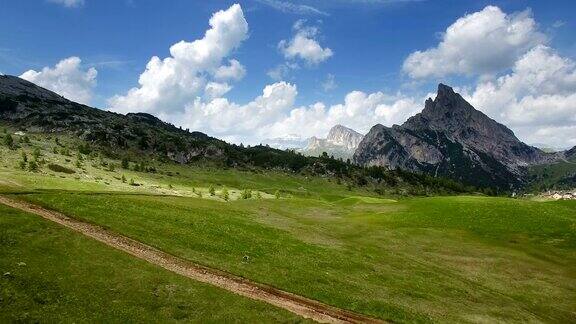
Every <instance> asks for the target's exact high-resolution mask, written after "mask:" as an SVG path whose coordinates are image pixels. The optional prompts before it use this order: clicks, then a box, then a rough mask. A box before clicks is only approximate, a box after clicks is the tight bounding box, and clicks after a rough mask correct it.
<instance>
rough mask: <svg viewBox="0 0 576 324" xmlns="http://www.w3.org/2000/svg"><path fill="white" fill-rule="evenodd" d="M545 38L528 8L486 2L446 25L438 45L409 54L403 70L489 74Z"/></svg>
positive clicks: (420, 73) (419, 74) (419, 73)
mask: <svg viewBox="0 0 576 324" xmlns="http://www.w3.org/2000/svg"><path fill="white" fill-rule="evenodd" d="M545 41H546V37H545V36H544V35H543V34H542V33H540V32H538V30H537V25H536V22H535V21H534V19H533V18H532V14H531V12H530V11H529V10H526V11H523V12H520V13H516V14H510V15H509V14H506V13H504V12H502V11H501V10H500V8H498V7H495V6H487V7H486V8H484V9H483V10H481V11H479V12H475V13H472V14H468V15H466V16H464V17H462V18H460V19H458V20H457V21H456V22H454V23H453V24H452V25H451V26H449V27H448V28H447V29H446V32H445V33H444V34H443V36H442V41H441V42H440V43H439V44H438V46H437V47H434V48H430V49H428V50H425V51H416V52H414V53H412V54H410V55H409V56H408V58H407V59H406V60H405V61H404V65H403V70H404V72H405V73H407V74H408V75H409V76H410V77H412V78H427V77H443V76H446V75H451V74H465V75H490V74H494V73H497V72H500V71H502V70H504V69H507V68H508V67H510V66H511V65H512V64H513V63H514V62H515V61H516V60H517V59H518V58H519V57H521V56H522V55H523V54H524V53H526V51H528V50H529V49H531V48H532V47H534V46H536V45H538V44H543V43H544V42H545Z"/></svg>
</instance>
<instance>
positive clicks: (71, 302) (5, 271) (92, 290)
mask: <svg viewBox="0 0 576 324" xmlns="http://www.w3.org/2000/svg"><path fill="white" fill-rule="evenodd" d="M0 270H1V272H2V277H1V278H0V322H2V323H9V322H14V323H17V322H25V323H38V322H39V323H55V322H76V323H78V322H92V323H94V322H100V323H131V322H138V323H142V322H181V321H197V322H222V321H226V322H238V323H246V322H260V321H264V322H271V323H272V322H278V321H286V322H300V321H301V320H300V319H299V318H298V317H296V316H294V315H292V314H290V313H288V312H287V311H283V310H279V309H276V308H274V307H272V306H269V305H267V304H264V303H260V302H255V301H251V300H249V299H246V298H242V297H239V296H236V295H233V294H231V293H228V292H226V291H223V290H220V289H217V288H213V287H210V286H207V285H204V284H200V283H197V282H195V281H192V280H187V279H185V278H183V277H180V276H178V275H175V274H172V273H170V272H168V271H164V270H162V269H159V268H157V267H155V266H152V265H149V264H148V263H146V262H144V261H140V260H137V259H134V258H132V257H130V256H128V255H126V254H124V253H122V252H119V251H116V250H113V249H111V248H109V247H107V246H105V245H103V244H101V243H99V242H96V241H93V240H90V239H87V238H85V237H83V236H82V235H80V234H77V233H74V232H72V231H70V230H68V229H65V228H62V227H60V226H59V225H55V224H52V223H49V222H48V221H45V220H43V219H41V218H39V217H38V216H35V215H29V214H25V213H22V212H19V211H16V210H14V209H11V208H8V207H4V206H3V205H0Z"/></svg>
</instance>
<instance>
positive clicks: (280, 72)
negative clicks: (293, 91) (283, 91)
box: [266, 62, 300, 81]
mask: <svg viewBox="0 0 576 324" xmlns="http://www.w3.org/2000/svg"><path fill="white" fill-rule="evenodd" d="M299 69H300V65H299V64H298V63H294V62H284V63H281V64H278V65H277V66H276V67H274V68H272V69H270V70H268V72H266V74H267V75H268V76H269V77H270V78H271V79H272V80H274V81H281V80H285V79H287V78H288V77H289V75H290V72H291V71H294V70H299Z"/></svg>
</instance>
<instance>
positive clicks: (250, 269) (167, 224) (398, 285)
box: [0, 140, 576, 322]
mask: <svg viewBox="0 0 576 324" xmlns="http://www.w3.org/2000/svg"><path fill="white" fill-rule="evenodd" d="M33 145H34V146H42V145H44V146H45V147H43V158H45V159H47V160H49V161H56V162H57V163H59V164H62V165H64V166H66V167H69V168H75V166H74V162H75V159H76V156H75V155H76V154H77V153H74V152H73V156H72V157H64V156H61V155H58V154H52V153H50V150H51V148H50V145H52V144H45V142H42V141H37V142H35V141H34V140H33ZM23 149H24V150H27V151H28V152H29V154H30V151H31V147H30V146H25V147H24V148H23ZM21 150H22V149H20V151H21ZM0 153H2V154H0V190H1V191H4V192H13V193H17V192H33V194H30V195H25V196H22V195H20V196H19V197H20V198H24V199H29V200H32V201H35V202H38V203H41V204H44V205H46V206H48V207H51V208H55V209H58V210H61V211H63V212H65V213H67V214H70V215H74V216H76V217H78V218H82V219H85V220H88V221H91V222H94V223H98V224H102V225H104V226H107V227H109V228H111V229H113V230H115V231H117V232H120V233H123V234H125V235H128V236H131V237H134V238H136V239H139V240H141V241H144V242H146V243H148V244H151V245H154V246H157V247H159V248H161V249H163V250H165V251H168V252H171V253H173V254H176V255H179V256H182V257H185V258H189V259H191V260H194V261H196V262H200V263H203V264H206V265H210V266H213V267H217V268H220V269H224V270H227V271H230V272H233V273H235V274H239V275H243V276H246V277H249V278H252V279H254V280H256V281H260V282H264V283H269V284H272V285H275V286H277V287H280V288H283V289H287V290H290V291H293V292H296V293H300V294H303V295H306V296H309V297H312V298H315V299H319V300H321V301H324V302H327V303H331V304H334V305H337V306H340V307H343V308H349V309H352V310H355V311H358V312H362V313H366V314H370V315H374V316H377V317H381V318H385V319H393V320H396V321H429V320H432V321H444V322H446V321H496V320H500V321H507V322H509V321H519V322H525V321H533V320H540V321H547V322H568V321H576V318H575V315H574V313H573V309H575V308H576V303H575V302H574V301H575V300H576V252H575V251H576V244H575V241H576V239H575V235H576V234H575V232H576V225H575V223H576V220H575V218H576V206H575V204H574V203H573V202H552V203H538V202H531V201H523V200H511V199H502V198H483V197H434V198H419V199H402V200H400V201H398V202H395V201H394V200H390V199H387V200H386V199H379V198H376V197H374V194H373V193H369V192H367V191H363V190H361V189H353V190H352V191H348V190H347V189H346V186H345V185H344V184H337V183H335V182H331V181H329V180H327V179H321V178H306V177H304V176H299V175H286V174H281V173H277V172H240V171H235V170H221V169H210V168H190V167H183V166H176V165H162V164H159V163H155V165H156V166H157V167H158V168H159V169H160V170H162V172H160V173H157V174H150V173H142V172H134V171H128V170H121V169H119V168H118V167H117V168H116V170H115V171H106V170H105V168H103V167H101V166H98V165H97V163H96V165H95V166H93V165H92V164H94V162H95V161H85V162H84V163H83V164H84V166H83V167H82V168H81V169H77V168H75V169H76V170H77V173H76V174H72V175H67V174H61V173H55V172H51V171H48V170H46V168H45V167H43V168H42V169H41V171H40V172H38V173H31V172H27V171H20V170H16V169H15V166H16V165H17V164H18V159H19V158H20V157H19V154H17V153H14V151H8V150H7V149H6V148H5V147H2V146H0ZM4 153H6V154H4ZM66 159H69V160H70V161H66ZM112 162H113V163H116V164H117V165H118V164H119V161H112ZM123 174H124V175H125V176H126V177H127V178H134V179H135V180H136V181H137V182H138V183H140V184H142V185H141V186H138V187H133V186H129V185H128V184H126V183H122V181H120V180H119V178H120V176H121V175H123ZM210 185H214V186H216V187H217V188H222V187H223V186H226V187H227V188H229V189H234V190H237V191H239V190H241V189H244V188H250V189H253V190H260V191H262V192H267V193H274V192H275V191H276V190H281V191H282V197H283V198H282V199H280V200H276V199H263V200H256V199H252V200H240V201H233V202H228V203H224V202H222V201H219V200H218V198H217V197H210V196H209V195H207V194H206V192H207V188H208V186H210ZM170 186H172V188H170ZM192 188H195V190H196V191H198V190H200V191H203V192H204V195H203V199H197V198H194V197H197V195H195V194H193V193H192ZM95 193H98V194H95ZM151 194H153V195H158V194H171V195H180V196H181V197H166V196H151ZM366 195H372V197H367V196H366ZM207 198H208V199H207ZM245 255H247V256H249V257H250V262H249V263H245V262H242V258H243V257H244V256H245ZM98 298H103V297H98Z"/></svg>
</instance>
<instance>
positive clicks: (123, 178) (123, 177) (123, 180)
mask: <svg viewBox="0 0 576 324" xmlns="http://www.w3.org/2000/svg"><path fill="white" fill-rule="evenodd" d="M122 183H126V177H125V176H124V175H122Z"/></svg>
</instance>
